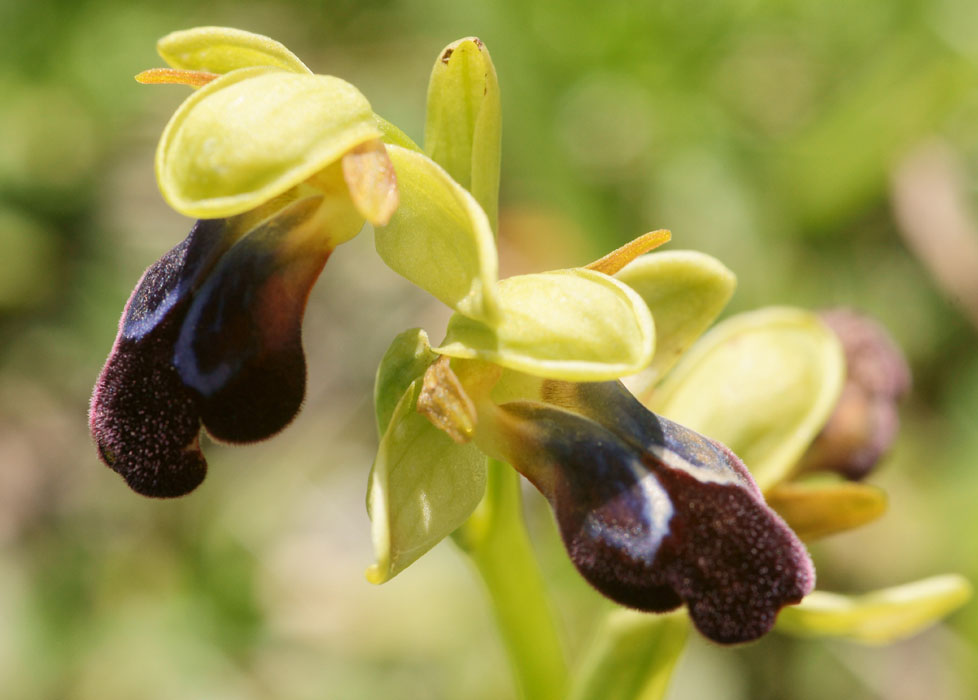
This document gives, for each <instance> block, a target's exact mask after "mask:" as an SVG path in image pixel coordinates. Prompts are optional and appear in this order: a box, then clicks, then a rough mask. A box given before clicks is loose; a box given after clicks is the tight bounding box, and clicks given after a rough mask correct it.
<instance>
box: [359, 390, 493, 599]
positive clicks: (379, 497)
mask: <svg viewBox="0 0 978 700" xmlns="http://www.w3.org/2000/svg"><path fill="white" fill-rule="evenodd" d="M420 391H421V381H420V380H416V381H414V382H412V383H411V384H410V386H409V387H408V389H407V391H405V392H404V395H403V396H402V397H401V399H400V401H398V403H397V407H396V408H395V409H394V412H393V415H392V416H391V420H390V423H389V425H388V426H387V430H386V431H385V432H384V436H383V437H382V438H381V441H380V448H379V449H378V451H377V459H376V460H375V461H374V465H373V469H372V470H371V472H370V482H369V486H368V489H367V511H368V513H369V514H370V521H371V535H372V538H373V543H374V554H375V556H376V560H377V561H376V563H375V564H373V565H372V566H370V568H368V569H367V579H368V580H369V581H370V582H371V583H383V582H384V581H387V580H389V579H391V578H392V577H394V576H396V575H397V574H398V573H399V572H401V571H403V570H404V569H405V568H407V567H408V566H409V565H410V564H411V563H413V562H414V561H415V560H416V559H418V557H420V556H421V555H422V554H424V553H425V552H427V551H428V550H429V549H431V548H432V547H434V546H435V545H436V544H438V543H439V542H440V541H441V540H442V539H443V538H445V537H446V536H447V535H449V534H451V533H452V531H453V530H455V529H456V528H458V527H459V526H460V525H461V524H462V523H463V522H465V520H466V518H468V517H469V515H471V514H472V511H473V510H475V507H476V506H477V505H479V501H480V500H482V496H483V494H484V493H485V490H486V457H485V455H484V454H483V453H482V452H481V451H479V448H478V447H476V446H475V444H474V443H466V444H464V445H459V444H456V443H455V442H453V441H452V439H451V438H449V437H448V435H446V434H445V433H443V432H442V431H441V430H439V429H438V428H436V427H435V426H434V425H432V424H431V423H430V422H429V421H428V420H427V419H426V418H425V417H424V416H422V415H421V414H419V413H418V412H417V410H416V405H417V401H418V396H419V394H420Z"/></svg>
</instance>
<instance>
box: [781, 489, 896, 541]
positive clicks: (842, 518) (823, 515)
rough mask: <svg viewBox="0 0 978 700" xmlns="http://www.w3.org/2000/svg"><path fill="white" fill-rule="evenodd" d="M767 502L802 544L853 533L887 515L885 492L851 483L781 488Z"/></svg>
mask: <svg viewBox="0 0 978 700" xmlns="http://www.w3.org/2000/svg"><path fill="white" fill-rule="evenodd" d="M764 498H765V500H766V501H767V504H768V505H769V506H771V507H772V508H774V510H775V511H776V512H777V513H778V515H780V516H781V517H782V518H784V520H785V522H786V523H788V526H789V527H790V528H791V529H792V530H794V531H795V534H796V535H798V536H799V537H800V538H802V539H803V540H814V539H818V538H819V537H825V536H827V535H832V534H834V533H836V532H844V531H846V530H851V529H853V528H856V527H859V526H861V525H865V524H866V523H869V522H872V521H873V520H876V519H877V518H878V517H880V516H881V515H883V513H885V512H886V492H885V491H884V490H883V489H881V488H878V487H876V486H870V485H869V484H857V483H853V482H851V481H841V482H836V481H832V482H827V483H826V482H815V483H797V482H793V483H784V484H778V485H777V486H775V487H774V488H772V489H769V490H768V492H767V493H766V494H765V496H764Z"/></svg>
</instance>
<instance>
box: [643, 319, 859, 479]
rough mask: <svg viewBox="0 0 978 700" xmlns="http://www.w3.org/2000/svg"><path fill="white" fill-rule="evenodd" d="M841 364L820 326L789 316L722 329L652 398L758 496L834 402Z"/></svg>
mask: <svg viewBox="0 0 978 700" xmlns="http://www.w3.org/2000/svg"><path fill="white" fill-rule="evenodd" d="M844 379H845V358H844V356H843V354H842V348H841V347H840V345H839V341H838V339H837V338H836V337H835V334H833V333H832V332H831V331H830V330H829V329H828V328H827V327H826V326H825V325H824V324H822V323H821V321H819V320H818V318H817V317H816V316H815V315H814V314H812V313H809V312H807V311H803V310H801V309H791V308H770V309H762V310H760V311H755V312H752V313H747V314H740V315H738V316H734V317H733V318H730V319H728V320H727V321H724V322H723V323H721V324H720V325H718V326H717V327H716V328H714V329H713V330H711V331H710V332H709V333H707V334H706V335H705V336H703V337H702V338H701V339H700V341H699V342H698V343H697V344H696V345H695V346H693V348H692V350H690V351H689V352H688V353H687V354H686V355H685V356H684V357H683V359H682V360H681V361H680V363H679V364H678V365H677V366H676V368H675V369H674V370H673V371H672V372H671V373H670V375H669V377H667V378H666V380H665V382H663V384H662V385H661V386H660V387H659V388H658V389H657V390H656V392H655V393H654V394H653V396H652V399H651V402H650V403H651V408H652V410H654V411H655V412H656V413H661V414H662V415H664V416H666V417H667V418H670V419H671V420H674V421H676V422H677V423H681V424H683V425H685V426H686V427H688V428H692V429H693V430H695V431H697V432H700V433H703V434H704V435H709V436H710V437H711V438H713V439H714V440H719V441H720V442H722V443H724V444H725V445H727V446H728V447H729V448H730V449H731V450H733V451H734V452H735V453H736V454H737V456H738V457H740V458H741V459H742V460H743V461H744V463H745V464H746V465H747V466H748V467H749V468H750V470H751V473H752V474H753V475H754V478H755V479H756V480H757V484H758V486H760V488H761V490H762V491H763V490H766V489H768V488H770V487H771V486H773V485H774V484H776V483H778V482H779V481H781V480H782V479H784V478H785V476H787V474H788V473H789V472H790V471H791V469H792V467H793V466H794V465H795V464H796V463H797V462H798V459H799V457H801V455H802V453H803V452H804V451H805V448H806V447H808V445H809V443H811V441H812V440H813V439H814V438H815V435H816V434H818V431H819V430H821V428H822V426H823V425H824V424H825V421H826V420H827V419H828V417H829V415H830V414H831V413H832V409H833V408H834V407H835V402H836V400H837V399H838V396H839V392H840V391H841V389H842V383H843V380H844Z"/></svg>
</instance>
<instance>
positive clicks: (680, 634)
mask: <svg viewBox="0 0 978 700" xmlns="http://www.w3.org/2000/svg"><path fill="white" fill-rule="evenodd" d="M688 637H689V617H688V616H687V615H686V613H685V611H677V612H674V613H670V614H667V615H649V614H648V613H639V612H635V611H633V610H616V611H614V612H612V613H611V614H609V615H608V617H607V619H606V620H605V622H604V626H603V628H602V629H601V630H600V631H599V632H598V636H597V637H596V638H595V640H594V641H593V642H592V644H591V647H590V648H589V649H588V651H587V653H586V655H585V657H584V659H583V660H582V661H581V663H580V666H579V668H578V672H577V673H575V675H574V685H573V686H572V687H571V692H570V695H569V698H570V700H662V698H664V697H665V695H666V692H667V691H668V689H669V681H670V679H671V678H672V673H673V671H674V670H675V667H676V664H677V663H678V662H679V658H680V656H681V655H682V652H683V649H684V648H685V646H686V640H687V639H688Z"/></svg>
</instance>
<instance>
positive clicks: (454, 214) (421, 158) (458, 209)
mask: <svg viewBox="0 0 978 700" xmlns="http://www.w3.org/2000/svg"><path fill="white" fill-rule="evenodd" d="M387 150H388V153H389V155H390V157H391V161H393V163H394V170H395V172H396V173H397V184H398V191H399V192H400V198H401V204H400V206H399V207H398V209H397V211H396V212H395V213H394V216H393V217H391V220H390V222H389V223H388V224H387V226H378V227H377V228H376V235H375V243H376V246H377V252H378V253H379V254H380V257H381V258H382V259H383V260H384V262H385V263H387V265H388V266H390V268H391V269H392V270H394V271H395V272H397V273H398V274H400V275H403V276H404V277H406V278H407V279H408V280H410V281H411V282H413V283H414V284H416V285H418V286H419V287H421V288H422V289H424V290H426V291H428V292H430V293H431V294H432V295H434V296H435V297H437V298H438V299H439V300H440V301H442V302H444V303H445V304H448V305H449V306H451V307H452V308H453V309H455V310H456V311H458V312H459V313H462V314H465V315H466V316H470V317H472V318H477V319H479V320H481V321H486V322H489V323H492V322H493V320H494V319H495V317H496V313H497V312H496V300H495V293H494V288H495V285H496V278H497V275H498V272H497V269H498V268H497V261H496V247H495V242H494V240H493V235H492V229H491V228H490V227H489V220H488V219H487V218H486V215H485V212H483V211H482V209H481V208H480V207H479V205H478V203H477V202H476V201H475V199H473V198H472V195H470V194H469V193H468V192H467V191H466V190H465V189H463V188H462V187H460V186H459V185H458V183H456V182H455V181H454V180H452V178H451V177H449V175H448V173H446V172H445V171H444V170H442V168H441V167H439V166H438V165H437V164H436V163H435V162H434V161H432V160H431V159H430V158H428V157H427V156H425V155H422V154H420V153H415V152H414V151H410V150H408V149H405V148H400V147H398V146H388V148H387Z"/></svg>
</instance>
